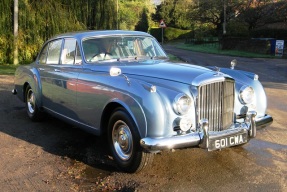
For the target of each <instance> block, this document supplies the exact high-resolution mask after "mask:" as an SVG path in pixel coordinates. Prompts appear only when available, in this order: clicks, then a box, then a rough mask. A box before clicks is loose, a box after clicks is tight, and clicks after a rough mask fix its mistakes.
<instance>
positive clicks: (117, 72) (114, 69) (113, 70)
mask: <svg viewBox="0 0 287 192" xmlns="http://www.w3.org/2000/svg"><path fill="white" fill-rule="evenodd" d="M121 74H122V70H121V69H120V68H117V67H112V68H111V69H110V76H112V77H115V76H119V75H121Z"/></svg>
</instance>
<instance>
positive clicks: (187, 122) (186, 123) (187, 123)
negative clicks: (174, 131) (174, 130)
mask: <svg viewBox="0 0 287 192" xmlns="http://www.w3.org/2000/svg"><path fill="white" fill-rule="evenodd" d="M179 127H180V129H181V130H182V131H183V132H186V131H188V130H189V129H190V128H191V127H192V120H191V119H190V118H188V117H183V118H181V119H180V122H179Z"/></svg>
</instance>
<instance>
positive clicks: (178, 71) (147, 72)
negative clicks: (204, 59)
mask: <svg viewBox="0 0 287 192" xmlns="http://www.w3.org/2000/svg"><path fill="white" fill-rule="evenodd" d="M117 67H119V68H120V69H121V71H122V73H123V74H125V75H127V76H128V77H129V76H133V77H134V78H136V77H138V78H157V79H163V80H168V81H174V82H180V83H186V84H192V83H193V82H194V80H196V79H201V80H204V79H210V78H214V74H215V73H216V72H214V71H212V70H211V69H207V68H204V67H200V66H196V65H191V64H185V63H172V62H158V61H155V62H152V63H149V62H138V63H129V64H126V65H122V66H117Z"/></svg>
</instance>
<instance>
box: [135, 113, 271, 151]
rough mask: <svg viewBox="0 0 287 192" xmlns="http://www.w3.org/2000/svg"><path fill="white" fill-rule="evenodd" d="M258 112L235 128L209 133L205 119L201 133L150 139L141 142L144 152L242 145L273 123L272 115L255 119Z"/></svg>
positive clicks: (248, 116)
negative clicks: (258, 131)
mask: <svg viewBox="0 0 287 192" xmlns="http://www.w3.org/2000/svg"><path fill="white" fill-rule="evenodd" d="M255 116H256V112H249V113H248V114H247V116H246V119H245V122H244V123H238V124H235V125H234V128H232V129H228V130H224V131H220V132H210V131H208V120H206V119H203V120H202V121H201V123H200V125H201V126H200V130H201V132H194V133H189V134H185V135H178V136H172V137H168V138H166V137H162V138H150V137H146V138H143V139H141V140H140V144H141V146H142V147H143V149H144V150H146V151H148V152H159V151H162V150H167V149H179V148H187V147H201V148H204V149H208V150H216V149H221V148H225V147H230V146H235V145H240V144H243V143H246V142H248V140H249V139H250V138H254V137H256V130H257V129H260V128H263V127H266V126H268V125H270V124H271V123H272V122H273V118H272V117H271V116H270V115H265V116H264V117H261V118H257V119H255Z"/></svg>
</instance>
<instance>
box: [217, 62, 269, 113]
mask: <svg viewBox="0 0 287 192" xmlns="http://www.w3.org/2000/svg"><path fill="white" fill-rule="evenodd" d="M221 72H223V73H225V74H228V75H230V76H231V77H232V78H233V79H234V80H235V83H236V85H235V86H236V87H235V88H236V95H235V97H236V98H235V112H236V113H237V114H241V113H242V109H243V108H244V107H245V106H244V105H243V104H241V103H240V101H239V91H240V88H241V87H242V86H244V85H247V86H251V87H252V88H253V89H254V91H255V97H256V101H255V104H256V112H257V116H258V117H263V116H264V115H265V113H266V109H267V97H266V93H265V91H264V88H263V86H262V84H261V83H260V81H259V80H258V79H256V78H255V74H254V73H250V72H245V71H241V70H232V69H228V68H222V69H221Z"/></svg>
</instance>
